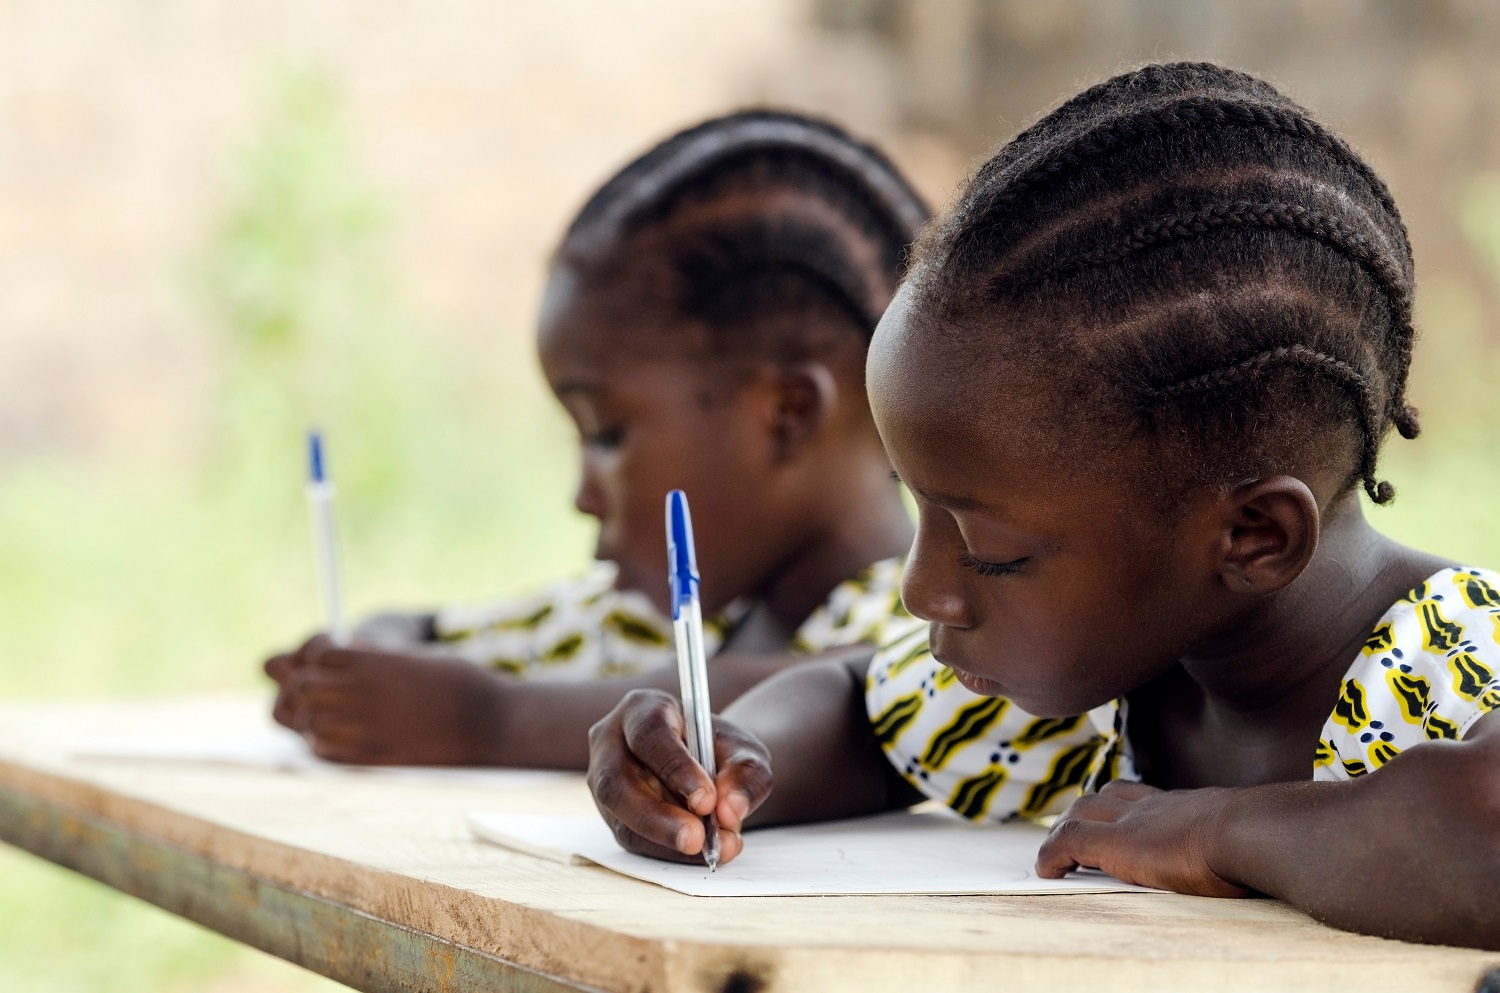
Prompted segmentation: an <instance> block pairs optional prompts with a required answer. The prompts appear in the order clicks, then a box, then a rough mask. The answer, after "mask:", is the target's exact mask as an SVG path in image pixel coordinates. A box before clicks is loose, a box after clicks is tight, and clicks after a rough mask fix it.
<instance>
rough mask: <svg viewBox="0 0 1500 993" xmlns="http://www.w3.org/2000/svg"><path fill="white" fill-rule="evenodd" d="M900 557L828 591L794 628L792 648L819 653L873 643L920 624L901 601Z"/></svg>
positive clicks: (901, 633) (874, 567) (873, 567)
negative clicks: (795, 629) (794, 635)
mask: <svg viewBox="0 0 1500 993" xmlns="http://www.w3.org/2000/svg"><path fill="white" fill-rule="evenodd" d="M904 565H905V561H904V560H903V559H902V558H899V557H897V558H890V559H882V560H880V561H879V562H873V563H871V564H870V565H868V566H865V568H863V569H861V570H860V571H859V573H858V574H856V575H854V576H851V577H850V578H848V579H846V580H844V581H843V582H842V583H839V584H838V585H837V586H835V587H834V588H833V589H832V590H831V591H829V594H828V597H827V599H825V600H824V601H823V603H821V604H819V605H818V608H817V609H816V610H814V611H813V612H812V614H810V615H809V616H808V618H807V620H805V621H803V622H802V624H801V626H800V627H798V628H797V635H796V638H795V639H794V640H793V642H792V648H793V649H794V650H796V651H801V652H822V651H827V650H828V649H830V648H840V647H842V646H844V645H858V644H871V645H878V644H882V643H884V642H887V641H890V640H891V639H892V638H896V637H899V636H900V635H903V634H905V633H907V632H909V631H911V630H913V629H915V628H918V627H923V628H925V627H926V625H925V624H922V623H921V622H919V621H916V620H915V619H914V618H912V616H911V615H910V614H908V613H907V612H906V608H905V607H903V606H902V604H901V573H902V570H903V568H904Z"/></svg>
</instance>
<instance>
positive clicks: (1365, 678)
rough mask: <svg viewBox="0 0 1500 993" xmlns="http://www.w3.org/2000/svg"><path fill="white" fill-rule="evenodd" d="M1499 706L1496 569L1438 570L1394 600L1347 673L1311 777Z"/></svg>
mask: <svg viewBox="0 0 1500 993" xmlns="http://www.w3.org/2000/svg"><path fill="white" fill-rule="evenodd" d="M1494 710H1500V574H1497V573H1494V572H1491V571H1490V570H1488V569H1444V570H1442V571H1441V572H1438V573H1436V574H1434V575H1433V576H1431V577H1429V578H1428V580H1427V581H1426V582H1425V583H1423V584H1422V585H1421V586H1418V587H1417V588H1416V589H1414V590H1412V591H1411V592H1410V593H1408V594H1407V595H1406V596H1404V597H1402V598H1401V599H1400V600H1398V601H1397V602H1396V604H1395V606H1393V607H1391V609H1390V610H1388V611H1386V612H1385V616H1383V617H1381V619H1380V623H1378V624H1377V625H1375V631H1374V632H1373V633H1372V634H1371V635H1370V637H1369V639H1368V640H1367V641H1366V642H1365V645H1364V648H1362V649H1361V650H1360V653H1359V657H1358V658H1357V659H1355V660H1354V665H1352V666H1351V667H1350V668H1349V671H1348V672H1347V673H1346V674H1345V675H1344V685H1343V689H1342V691H1341V692H1340V693H1339V700H1338V703H1337V704H1336V705H1335V706H1334V709H1333V713H1332V714H1331V715H1330V716H1329V718H1328V721H1327V723H1325V724H1324V725H1323V733H1322V734H1321V736H1320V737H1319V741H1318V753H1317V757H1316V759H1315V760H1314V769H1313V778H1314V779H1322V780H1340V779H1350V778H1352V777H1354V776H1362V775H1364V774H1365V773H1367V772H1372V771H1374V770H1375V769H1378V768H1380V767H1381V766H1382V765H1385V763H1387V762H1389V761H1390V760H1391V759H1393V758H1395V757H1396V756H1397V755H1398V754H1400V753H1401V752H1402V751H1404V750H1405V749H1408V748H1410V747H1412V746H1413V745H1419V744H1421V743H1422V742H1424V741H1436V740H1439V739H1444V738H1446V739H1451V740H1458V739H1462V738H1463V737H1464V735H1466V734H1467V733H1468V732H1469V729H1470V728H1471V727H1473V726H1474V723H1475V722H1476V721H1478V720H1479V718H1481V717H1483V716H1484V715H1485V714H1487V713H1490V712H1491V711H1494Z"/></svg>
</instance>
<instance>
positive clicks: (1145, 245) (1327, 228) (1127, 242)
mask: <svg viewBox="0 0 1500 993" xmlns="http://www.w3.org/2000/svg"><path fill="white" fill-rule="evenodd" d="M1236 227H1238V228H1257V227H1258V228H1267V229H1275V228H1279V229H1282V230H1287V231H1295V232H1297V233H1299V234H1303V235H1306V236H1307V237H1309V238H1314V239H1317V240H1318V241H1321V242H1323V243H1324V244H1326V245H1329V246H1330V247H1332V248H1334V249H1337V250H1338V251H1340V252H1342V253H1343V254H1345V255H1347V256H1348V257H1349V258H1350V259H1352V260H1353V261H1354V262H1356V263H1358V264H1359V265H1360V266H1361V267H1362V268H1364V269H1365V271H1367V272H1368V273H1369V274H1370V277H1371V278H1372V279H1374V280H1375V281H1376V282H1377V283H1378V284H1379V285H1380V287H1381V289H1382V290H1383V291H1384V293H1385V296H1386V298H1387V299H1388V301H1389V303H1390V308H1391V315H1392V317H1391V319H1392V323H1393V324H1394V325H1395V327H1396V328H1397V329H1398V330H1399V332H1400V333H1401V334H1402V335H1403V336H1404V337H1405V338H1406V339H1407V340H1410V339H1411V337H1412V324H1411V318H1412V292H1411V284H1410V283H1409V282H1408V281H1407V279H1406V274H1405V273H1403V272H1400V271H1398V270H1397V268H1396V266H1395V264H1394V263H1393V262H1392V260H1391V257H1390V256H1389V255H1388V254H1386V253H1384V252H1382V251H1380V249H1379V248H1378V247H1377V246H1376V245H1374V244H1373V243H1372V242H1371V240H1370V239H1369V238H1368V237H1366V236H1365V235H1363V234H1360V233H1359V232H1357V231H1353V230H1350V228H1349V226H1348V225H1347V224H1345V223H1344V222H1343V221H1341V220H1340V219H1339V218H1338V217H1336V216H1333V215H1331V214H1327V213H1324V212H1322V211H1317V210H1312V209H1310V208H1308V207H1305V206H1303V205H1301V204H1286V203H1263V202H1254V201H1250V200H1234V201H1231V202H1230V203H1226V204H1216V205H1214V206H1211V207H1205V208H1203V209H1200V210H1190V211H1185V212H1183V213H1180V214H1168V215H1166V216H1164V217H1158V218H1154V219H1152V220H1150V221H1147V222H1144V223H1142V224H1139V225H1137V226H1136V227H1135V229H1134V230H1132V231H1131V232H1130V233H1129V234H1128V235H1127V236H1126V237H1125V238H1124V239H1123V240H1122V241H1121V242H1120V243H1119V244H1117V245H1114V246H1111V247H1109V248H1103V249H1097V250H1095V251H1092V252H1085V253H1083V254H1081V255H1075V256H1073V257H1072V258H1070V259H1066V260H1063V261H1059V262H1055V263H1053V264H1052V265H1051V266H1050V267H1048V268H1046V269H1044V270H1043V271H1042V272H1040V273H1037V274H1036V275H1034V276H1030V277H1027V278H1025V279H1023V280H1019V281H1017V282H1016V287H1015V288H1016V289H1017V290H1026V289H1030V288H1032V287H1034V286H1036V285H1038V284H1040V283H1044V282H1050V281H1054V280H1058V279H1061V278H1064V277H1066V276H1068V275H1070V274H1072V273H1076V272H1079V271H1081V270H1084V269H1089V268H1097V267H1100V266H1107V265H1110V264H1112V263H1115V262H1119V261H1121V260H1122V259H1124V258H1126V257H1127V256H1129V255H1131V254H1132V253H1134V252H1139V251H1144V250H1146V249H1149V248H1155V247H1158V246H1160V245H1163V244H1166V243H1167V242H1171V241H1182V240H1185V239H1188V238H1196V237H1200V236H1203V235H1207V234H1212V233H1214V232H1216V231H1220V230H1222V229H1225V228H1236ZM1004 278H1005V277H1003V276H1002V277H1000V278H999V279H1000V280H1003V279H1004ZM998 281H999V280H997V282H998ZM1394 402H1395V400H1394V398H1393V399H1392V400H1391V401H1388V405H1387V406H1386V408H1385V411H1384V412H1385V415H1386V416H1387V417H1389V418H1390V419H1391V421H1392V423H1394V424H1395V426H1396V428H1397V430H1399V431H1400V432H1401V435H1402V437H1405V438H1414V437H1416V433H1417V427H1416V424H1415V416H1414V413H1413V412H1411V411H1410V408H1408V407H1406V405H1405V404H1404V403H1402V404H1401V406H1400V407H1399V408H1397V407H1393V406H1390V405H1389V404H1390V403H1394ZM1368 427H1371V425H1367V428H1368ZM1374 427H1375V429H1376V430H1378V425H1375V426H1374ZM1377 447H1378V446H1377ZM1372 495H1373V494H1372Z"/></svg>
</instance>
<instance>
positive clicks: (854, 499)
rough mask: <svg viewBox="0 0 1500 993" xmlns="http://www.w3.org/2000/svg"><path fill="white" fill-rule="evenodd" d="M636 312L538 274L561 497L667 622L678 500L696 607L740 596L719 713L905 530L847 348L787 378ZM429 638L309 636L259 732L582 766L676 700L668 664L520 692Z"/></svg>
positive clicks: (390, 621) (412, 629) (283, 667)
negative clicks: (564, 434)
mask: <svg viewBox="0 0 1500 993" xmlns="http://www.w3.org/2000/svg"><path fill="white" fill-rule="evenodd" d="M641 313H643V309H642V307H641V306H640V305H639V303H638V301H635V300H633V299H631V298H629V297H628V296H625V295H622V294H621V293H620V292H619V291H617V290H614V289H613V288H612V287H609V286H598V285H585V284H584V283H582V282H581V281H580V280H579V279H578V278H577V277H576V276H575V275H574V274H573V273H572V272H571V271H569V270H567V269H565V268H559V269H557V270H555V271H554V272H553V275H552V279H551V281H550V283H549V286H548V291H547V295H546V301H545V303H544V306H543V312H542V317H541V322H540V331H539V335H538V347H539V351H540V355H541V360H542V369H543V372H544V374H545V375H546V377H547V381H548V383H549V385H550V386H551V388H552V390H553V392H554V394H555V395H556V396H557V398H558V400H559V401H560V402H561V403H562V405H563V406H564V408H565V409H566V410H567V411H568V414H569V416H570V417H571V418H572V419H573V421H574V423H575V425H576V426H577V428H578V431H579V435H580V439H581V455H582V471H581V473H580V482H579V487H578V491H577V495H576V498H575V502H576V505H577V507H578V509H579V511H581V512H582V513H585V514H588V515H590V516H592V517H594V518H595V519H597V520H598V521H599V538H598V545H597V548H596V550H595V555H596V557H598V558H600V559H607V560H610V561H613V562H614V563H616V564H617V566H618V569H619V578H618V580H617V582H618V584H619V585H620V586H621V587H622V588H628V589H637V590H640V591H642V592H644V593H646V594H647V595H648V596H650V597H651V598H652V600H653V602H654V603H655V604H656V606H657V607H658V609H661V610H663V611H665V610H666V609H667V607H668V604H667V584H666V581H665V576H666V545H665V538H664V534H663V524H662V513H663V511H662V507H663V503H664V500H665V496H666V493H667V491H668V490H670V489H673V488H681V489H683V490H685V491H686V492H687V493H688V494H689V498H690V499H691V500H692V505H693V517H694V524H695V528H696V538H697V550H698V557H699V567H700V571H701V572H702V574H703V577H704V581H703V587H702V594H703V601H704V609H705V612H708V613H713V612H714V611H717V610H720V609H722V608H723V607H724V606H726V605H727V604H728V603H729V602H730V601H732V600H734V599H736V598H739V597H741V596H748V597H751V598H753V599H754V600H755V601H756V606H755V608H754V609H753V610H752V613H751V614H750V616H749V617H748V618H747V619H746V620H745V621H744V622H743V623H741V624H740V625H738V626H737V628H736V630H735V632H734V633H733V635H732V636H731V638H730V641H729V642H728V643H727V644H726V645H725V648H724V651H723V652H721V653H720V655H719V656H718V657H716V659H715V663H714V665H713V666H712V667H711V672H710V690H711V693H712V695H713V697H714V699H715V700H723V701H726V702H728V701H732V700H734V699H736V698H737V697H738V696H739V695H740V694H742V693H744V692H745V691H746V690H747V689H749V688H750V687H752V686H754V685H755V684H756V683H758V682H760V681H761V680H763V679H765V678H766V677H767V676H769V675H772V674H774V673H776V672H778V671H780V670H782V669H784V668H786V667H788V666H790V665H794V664H797V663H799V662H803V661H806V658H805V657H802V656H793V655H790V654H787V653H786V652H785V650H784V646H785V645H786V643H787V642H788V641H789V640H790V639H791V637H792V635H793V634H794V633H795V631H796V630H797V628H798V627H799V626H800V625H801V624H802V622H803V621H804V620H806V618H807V617H808V615H809V614H811V613H812V611H813V610H814V609H816V608H817V607H818V606H819V605H821V603H822V602H823V601H824V599H826V597H827V596H828V593H829V591H831V590H832V589H833V588H834V587H835V586H837V585H838V584H839V583H840V582H842V581H844V580H846V579H848V578H849V577H851V576H853V575H855V574H856V573H858V572H859V571H860V570H861V569H862V568H864V567H865V566H867V565H869V564H870V563H871V562H874V561H878V560H880V559H884V558H889V557H891V556H894V555H899V554H901V553H902V552H904V551H905V549H906V547H907V544H908V543H909V540H910V535H911V523H910V519H909V518H908V516H907V514H906V510H905V508H904V506H903V505H902V502H901V499H900V493H899V490H898V489H897V487H895V486H894V485H893V484H892V483H891V481H890V479H889V478H888V477H889V471H890V469H889V463H888V462H887V460H886V458H885V454H884V451H883V449H882V448H881V445H880V439H879V437H878V436H877V435H876V433H875V431H874V428H873V425H872V424H871V422H870V416H869V410H868V407H867V405H866V404H865V401H864V396H863V384H862V382H861V377H860V373H861V368H862V363H863V347H862V345H861V343H860V341H859V340H858V336H857V335H849V336H846V337H847V338H848V339H849V341H848V345H847V347H846V348H843V349H842V350H840V351H838V352H837V353H836V354H830V355H827V356H824V357H822V358H819V359H816V360H808V361H805V362H800V363H795V364H790V365H789V364H784V363H776V362H772V361H770V360H765V359H757V358H753V357H743V358H719V357H717V356H710V355H707V354H705V353H704V352H703V351H702V350H701V348H700V347H699V346H701V345H703V344H704V343H705V342H706V337H705V335H704V333H703V331H702V329H701V328H697V327H696V326H693V325H691V324H690V323H688V322H685V320H684V319H683V318H680V317H674V316H672V315H663V314H656V315H654V316H653V317H651V319H650V320H649V321H646V320H642V321H640V322H638V323H636V324H632V323H630V321H629V320H627V319H625V318H622V316H621V315H625V314H637V315H639V314H641ZM788 319H793V318H788ZM808 319H817V318H816V316H814V317H811V318H808ZM745 535H754V536H755V540H754V541H745V540H744V536H745ZM431 627H432V625H431V619H430V618H424V617H420V616H409V615H399V614H388V615H380V616H378V617H375V618H372V619H371V620H370V621H368V622H366V624H364V625H362V626H361V628H360V629H359V630H358V631H357V632H356V635H355V638H354V643H353V644H352V645H350V646H348V647H347V648H337V647H335V646H333V645H331V644H330V643H329V642H328V641H327V639H326V638H324V637H322V636H318V637H314V638H312V639H310V640H309V641H308V642H306V643H305V644H303V645H302V646H301V647H299V648H298V649H296V650H295V651H293V652H289V653H286V654H282V655H278V656H276V657H274V658H272V659H270V660H269V661H268V662H267V663H266V671H267V673H268V674H269V675H270V676H271V677H272V678H273V679H275V680H276V681H277V683H278V684H279V687H280V692H279V694H278V698H277V702H276V706H275V710H274V713H275V716H276V719H277V720H278V721H280V722H281V723H283V724H285V725H287V726H289V727H292V728H294V729H295V730H297V731H299V732H301V733H302V734H303V735H305V736H306V737H307V738H308V740H309V741H310V742H311V744H312V747H313V749H314V751H315V752H316V753H317V754H318V755H319V756H321V757H323V758H327V759H332V760H335V761H341V762H351V763H360V764H399V765H507V766H527V767H539V768H559V769H579V770H581V769H584V768H586V767H587V763H588V752H587V732H588V729H589V727H590V726H591V725H592V724H594V723H595V722H596V721H598V720H599V719H600V718H601V717H603V716H604V715H605V714H606V713H608V712H609V710H610V709H611V708H612V707H614V706H615V704H617V703H618V702H619V701H620V699H621V698H622V697H623V696H624V695H625V694H627V693H629V692H630V691H631V690H635V689H649V688H658V689H661V690H669V689H670V690H675V688H676V686H677V675H676V672H675V670H670V669H669V670H664V671H658V672H651V673H645V674H641V675H639V676H634V677H628V678H620V679H609V680H601V681H598V682H595V683H591V684H583V685H580V684H567V685H563V684H547V683H541V682H535V683H519V682H517V681H515V680H513V679H511V678H509V677H507V676H504V675H502V674H499V673H494V672H490V671H487V670H483V669H480V668H478V667H475V666H473V665H472V664H469V663H467V662H464V661H461V660H458V659H453V658H444V657H441V654H440V653H441V646H440V645H432V644H430V643H429V641H428V639H430V637H431ZM849 654H850V653H848V652H840V653H835V655H834V657H836V658H841V657H844V656H847V655H849Z"/></svg>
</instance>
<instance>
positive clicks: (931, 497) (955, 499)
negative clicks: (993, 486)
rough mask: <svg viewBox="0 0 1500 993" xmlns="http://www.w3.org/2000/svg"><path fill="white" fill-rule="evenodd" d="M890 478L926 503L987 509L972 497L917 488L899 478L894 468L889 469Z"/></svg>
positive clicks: (948, 507)
mask: <svg viewBox="0 0 1500 993" xmlns="http://www.w3.org/2000/svg"><path fill="white" fill-rule="evenodd" d="M891 478H892V479H894V480H895V481H896V482H898V483H900V484H901V485H902V486H905V487H906V488H907V489H909V490H911V491H912V492H913V493H915V494H916V495H917V496H919V497H921V498H922V499H923V500H926V501H927V502H928V503H935V504H937V505H938V506H939V507H943V508H946V509H948V510H981V511H982V510H986V509H988V508H986V507H985V505H984V504H983V503H981V502H980V501H978V500H975V499H974V498H973V497H961V496H947V495H945V494H942V493H929V492H927V491H926V490H921V489H918V488H917V487H915V486H913V485H912V484H910V483H908V482H907V481H906V480H904V479H902V478H901V474H900V473H899V472H897V471H896V470H895V469H892V470H891Z"/></svg>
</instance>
